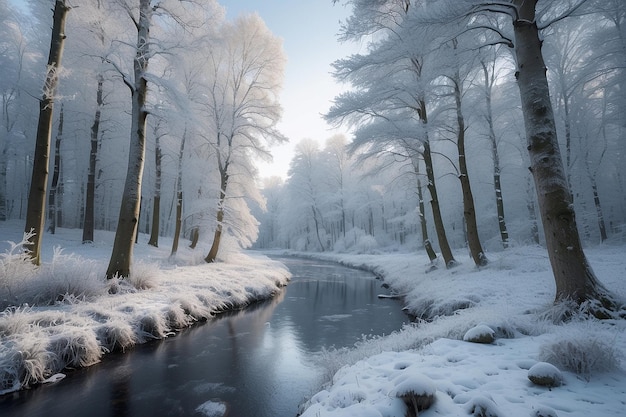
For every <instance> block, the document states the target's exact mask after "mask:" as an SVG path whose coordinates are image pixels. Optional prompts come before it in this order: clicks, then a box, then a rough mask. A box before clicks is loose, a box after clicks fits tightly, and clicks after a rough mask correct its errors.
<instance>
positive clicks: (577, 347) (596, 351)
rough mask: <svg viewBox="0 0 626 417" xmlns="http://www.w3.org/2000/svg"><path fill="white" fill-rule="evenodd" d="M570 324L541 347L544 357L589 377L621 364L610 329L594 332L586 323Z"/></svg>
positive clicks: (540, 355)
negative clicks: (604, 331)
mask: <svg viewBox="0 0 626 417" xmlns="http://www.w3.org/2000/svg"><path fill="white" fill-rule="evenodd" d="M567 327H568V328H567V331H565V330H564V331H562V332H559V333H557V334H556V335H555V339H554V340H551V341H550V342H546V343H544V344H543V345H542V346H541V347H540V351H539V358H540V360H542V361H545V362H549V363H551V364H553V365H555V366H557V367H559V368H562V369H568V370H570V371H572V372H575V373H577V374H579V375H583V376H585V377H587V378H588V377H590V376H591V375H592V374H593V373H595V372H604V371H609V370H612V369H615V368H616V367H619V363H620V358H619V353H618V351H617V350H616V349H615V348H614V347H613V344H612V341H611V340H610V339H609V338H610V335H609V334H608V333H600V332H594V331H593V330H591V329H589V328H588V326H585V325H584V323H583V324H578V325H576V326H574V325H572V326H567Z"/></svg>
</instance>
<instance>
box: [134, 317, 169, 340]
mask: <svg viewBox="0 0 626 417" xmlns="http://www.w3.org/2000/svg"><path fill="white" fill-rule="evenodd" d="M167 333H168V329H167V326H166V325H165V320H164V319H163V317H161V316H159V315H158V314H156V313H150V314H148V315H146V316H143V317H142V318H141V319H140V320H139V332H138V334H139V335H140V338H142V339H144V340H147V339H163V338H164V337H166V336H167Z"/></svg>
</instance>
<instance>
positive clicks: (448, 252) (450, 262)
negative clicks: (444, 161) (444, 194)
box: [423, 140, 457, 268]
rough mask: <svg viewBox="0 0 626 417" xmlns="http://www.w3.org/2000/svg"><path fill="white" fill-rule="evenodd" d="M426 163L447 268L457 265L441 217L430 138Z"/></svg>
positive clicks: (435, 220) (426, 148)
mask: <svg viewBox="0 0 626 417" xmlns="http://www.w3.org/2000/svg"><path fill="white" fill-rule="evenodd" d="M423 155H424V163H425V165H426V176H427V178H428V186H427V187H428V192H429V193H430V207H431V209H432V212H433V222H434V223H435V231H436V232H437V240H438V241H439V249H440V250H441V256H443V262H444V264H445V265H446V268H450V267H453V266H455V265H456V263H457V262H456V260H455V259H454V256H453V255H452V249H450V244H449V243H448V237H447V236H446V229H445V227H444V225H443V218H442V217H441V209H440V208H439V197H438V196H437V186H436V184H435V171H434V169H433V158H432V155H431V153H430V143H429V142H428V140H426V141H424V152H423Z"/></svg>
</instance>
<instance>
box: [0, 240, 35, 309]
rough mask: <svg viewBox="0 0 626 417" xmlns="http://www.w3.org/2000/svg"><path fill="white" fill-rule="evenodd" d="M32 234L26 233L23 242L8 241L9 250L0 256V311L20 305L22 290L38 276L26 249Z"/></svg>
mask: <svg viewBox="0 0 626 417" xmlns="http://www.w3.org/2000/svg"><path fill="white" fill-rule="evenodd" d="M32 236H33V234H32V233H24V237H23V239H22V241H21V242H18V243H15V242H11V241H8V243H9V249H7V251H5V252H4V253H1V254H0V309H4V308H6V307H8V306H14V305H20V304H21V302H20V300H19V295H20V293H21V291H22V288H23V287H25V286H27V285H26V284H27V283H28V282H29V281H30V280H32V279H33V277H34V276H35V275H36V274H37V270H38V267H37V266H36V265H34V264H33V263H32V261H31V259H30V257H29V256H28V251H27V250H26V249H25V248H26V245H28V239H29V238H31V237H32Z"/></svg>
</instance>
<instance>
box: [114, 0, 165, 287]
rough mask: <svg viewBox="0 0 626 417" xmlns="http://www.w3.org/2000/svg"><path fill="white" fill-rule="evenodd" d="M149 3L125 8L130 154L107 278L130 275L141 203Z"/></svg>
mask: <svg viewBox="0 0 626 417" xmlns="http://www.w3.org/2000/svg"><path fill="white" fill-rule="evenodd" d="M156 7H157V6H156V5H155V6H153V5H152V4H151V1H150V0H139V9H138V13H137V15H134V14H133V12H132V9H130V8H129V9H128V14H129V17H130V18H131V19H132V21H133V23H134V26H135V28H136V29H137V43H136V45H135V57H134V59H133V78H132V80H129V79H127V78H124V83H125V84H126V86H127V87H128V88H129V89H130V93H131V98H132V114H131V129H130V152H129V153H128V168H127V172H126V181H125V183H124V193H123V196H122V203H121V205H120V214H119V219H118V224H117V230H116V232H115V240H114V242H113V251H112V253H111V259H110V260H109V266H108V268H107V272H106V276H107V278H109V279H110V278H113V277H115V276H120V277H127V276H129V275H130V266H131V261H132V255H133V244H134V242H135V234H136V233H137V226H138V222H139V209H140V206H139V205H140V202H141V182H142V177H143V166H144V159H145V153H146V118H147V116H148V111H147V109H146V102H147V95H148V80H147V78H146V76H147V70H148V63H149V61H150V57H151V51H150V26H151V25H152V17H153V12H154V8H156Z"/></svg>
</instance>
